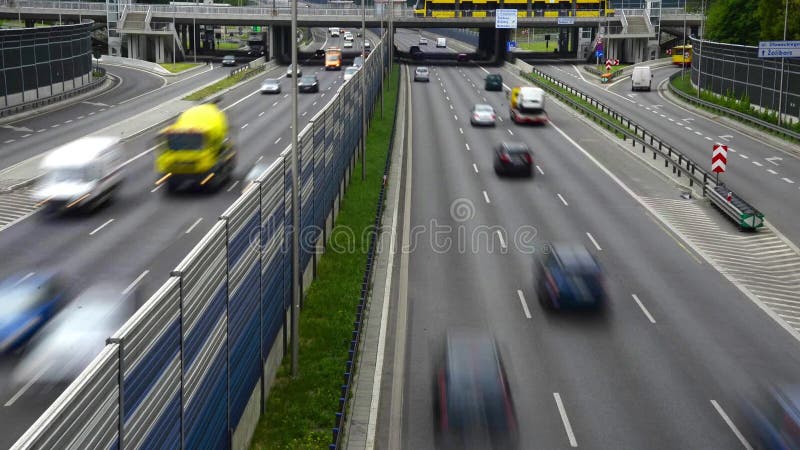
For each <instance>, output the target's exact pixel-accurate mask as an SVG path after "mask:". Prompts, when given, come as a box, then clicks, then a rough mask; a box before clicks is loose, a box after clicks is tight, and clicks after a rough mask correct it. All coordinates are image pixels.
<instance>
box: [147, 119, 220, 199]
mask: <svg viewBox="0 0 800 450" xmlns="http://www.w3.org/2000/svg"><path fill="white" fill-rule="evenodd" d="M158 140H159V144H158V148H157V149H156V172H157V174H158V176H159V179H158V181H157V182H156V184H162V183H166V184H167V190H168V191H169V192H175V191H176V190H178V189H181V188H184V187H195V188H206V187H210V188H212V189H216V188H219V187H220V186H222V184H224V183H225V182H226V181H228V180H229V179H230V178H231V177H232V176H233V170H234V168H235V166H236V150H235V148H234V146H233V143H232V142H231V140H230V135H229V130H228V117H227V116H226V115H225V113H224V112H223V111H222V110H221V109H219V107H217V105H216V104H214V103H206V104H203V105H197V106H193V107H191V108H189V109H187V110H186V111H184V112H183V113H182V114H181V115H180V116H178V119H177V120H176V121H175V123H173V124H172V125H170V126H168V127H166V128H164V129H163V130H161V132H160V133H159V135H158Z"/></svg>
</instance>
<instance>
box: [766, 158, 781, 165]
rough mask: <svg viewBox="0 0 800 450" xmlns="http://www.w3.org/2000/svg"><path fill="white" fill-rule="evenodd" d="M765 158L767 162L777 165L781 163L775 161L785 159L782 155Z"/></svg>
mask: <svg viewBox="0 0 800 450" xmlns="http://www.w3.org/2000/svg"><path fill="white" fill-rule="evenodd" d="M764 159H765V160H767V162H769V163H770V164H774V165H776V166H779V165H780V164H778V163H776V162H775V161H783V158H781V157H780V156H773V157H772V158H764Z"/></svg>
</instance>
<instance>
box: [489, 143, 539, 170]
mask: <svg viewBox="0 0 800 450" xmlns="http://www.w3.org/2000/svg"><path fill="white" fill-rule="evenodd" d="M494 172H495V173H496V174H498V175H522V176H526V177H532V176H533V153H532V152H531V149H530V148H528V146H527V145H526V144H524V143H521V142H503V143H502V144H500V145H498V146H497V147H496V148H495V149H494Z"/></svg>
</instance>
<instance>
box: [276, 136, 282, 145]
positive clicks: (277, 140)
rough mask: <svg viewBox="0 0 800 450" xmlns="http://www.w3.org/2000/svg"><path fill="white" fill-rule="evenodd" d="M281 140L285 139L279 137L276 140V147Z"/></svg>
mask: <svg viewBox="0 0 800 450" xmlns="http://www.w3.org/2000/svg"><path fill="white" fill-rule="evenodd" d="M281 139H283V138H282V137H279V138H278V139H275V145H277V144H278V142H280V141H281Z"/></svg>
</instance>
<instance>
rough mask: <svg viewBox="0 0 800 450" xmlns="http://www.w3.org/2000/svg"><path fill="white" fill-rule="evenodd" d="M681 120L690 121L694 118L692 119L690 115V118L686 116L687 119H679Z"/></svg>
mask: <svg viewBox="0 0 800 450" xmlns="http://www.w3.org/2000/svg"><path fill="white" fill-rule="evenodd" d="M681 120H683V121H684V122H691V121H692V120H694V119H692V118H691V117H690V118H688V119H681Z"/></svg>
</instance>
